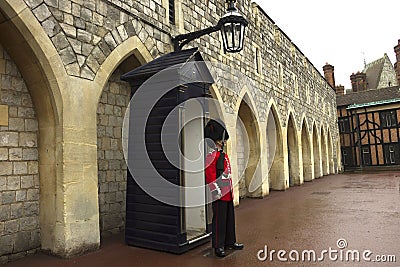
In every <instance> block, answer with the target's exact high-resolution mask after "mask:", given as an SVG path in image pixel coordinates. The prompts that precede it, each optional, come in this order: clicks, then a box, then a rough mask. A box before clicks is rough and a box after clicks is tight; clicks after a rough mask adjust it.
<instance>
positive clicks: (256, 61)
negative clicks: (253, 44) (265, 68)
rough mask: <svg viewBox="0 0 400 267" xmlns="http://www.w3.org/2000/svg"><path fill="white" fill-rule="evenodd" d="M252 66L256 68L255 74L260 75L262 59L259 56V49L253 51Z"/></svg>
mask: <svg viewBox="0 0 400 267" xmlns="http://www.w3.org/2000/svg"><path fill="white" fill-rule="evenodd" d="M254 57H255V58H254V64H255V67H256V72H257V73H258V74H261V72H262V64H261V63H262V59H261V55H260V49H258V48H255V50H254Z"/></svg>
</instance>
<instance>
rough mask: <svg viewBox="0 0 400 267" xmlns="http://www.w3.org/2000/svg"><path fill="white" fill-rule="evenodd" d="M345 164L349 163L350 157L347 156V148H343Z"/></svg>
mask: <svg viewBox="0 0 400 267" xmlns="http://www.w3.org/2000/svg"><path fill="white" fill-rule="evenodd" d="M342 154H343V165H347V164H348V158H347V156H348V154H347V151H346V150H343V153H342Z"/></svg>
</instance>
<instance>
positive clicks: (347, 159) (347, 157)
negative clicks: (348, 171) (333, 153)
mask: <svg viewBox="0 0 400 267" xmlns="http://www.w3.org/2000/svg"><path fill="white" fill-rule="evenodd" d="M341 150H342V163H343V165H344V166H354V161H353V154H352V150H351V147H341Z"/></svg>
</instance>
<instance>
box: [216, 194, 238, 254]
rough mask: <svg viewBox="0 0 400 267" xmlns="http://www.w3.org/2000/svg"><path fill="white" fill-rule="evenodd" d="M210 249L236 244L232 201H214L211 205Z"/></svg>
mask: <svg viewBox="0 0 400 267" xmlns="http://www.w3.org/2000/svg"><path fill="white" fill-rule="evenodd" d="M212 207H213V221H212V232H213V235H212V247H213V248H223V247H224V246H226V245H233V244H234V243H236V233H235V211H234V207H233V201H222V200H216V201H214V202H213V203H212Z"/></svg>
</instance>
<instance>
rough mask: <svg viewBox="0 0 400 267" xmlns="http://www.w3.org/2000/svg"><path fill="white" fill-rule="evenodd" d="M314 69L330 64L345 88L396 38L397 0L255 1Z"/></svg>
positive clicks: (398, 35)
mask: <svg viewBox="0 0 400 267" xmlns="http://www.w3.org/2000/svg"><path fill="white" fill-rule="evenodd" d="M255 2H256V3H258V4H259V5H260V6H261V7H262V8H263V9H264V11H265V12H266V13H267V14H268V15H269V16H270V17H271V18H272V19H273V20H274V21H275V23H276V24H277V25H278V26H279V27H280V28H281V29H282V30H283V31H284V32H285V33H286V34H287V35H288V36H289V38H290V39H291V40H292V42H293V43H295V44H296V45H297V47H298V48H299V49H300V50H301V51H302V52H303V53H304V54H305V56H306V57H307V58H308V59H309V60H310V61H311V62H312V63H313V65H314V66H315V67H316V68H317V69H318V70H319V71H320V72H322V67H323V65H325V63H326V62H328V63H329V64H331V65H333V66H335V80H336V85H339V84H342V85H344V86H345V87H346V88H351V86H350V75H351V74H352V73H353V72H357V71H361V70H362V69H363V67H364V63H363V62H364V58H365V60H366V62H367V63H369V62H371V61H374V60H376V59H379V58H381V57H383V55H384V53H387V54H388V56H389V58H390V60H391V62H392V64H394V63H395V58H396V57H395V54H394V50H393V47H394V46H396V45H397V40H398V39H400V27H399V25H400V24H399V18H400V16H399V10H400V1H398V0H386V1H385V0H381V1H365V0H364V1H361V0H335V1H321V0H306V1H293V0H292V1H279V0H256V1H255Z"/></svg>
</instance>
